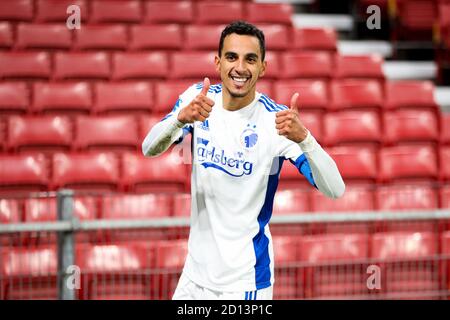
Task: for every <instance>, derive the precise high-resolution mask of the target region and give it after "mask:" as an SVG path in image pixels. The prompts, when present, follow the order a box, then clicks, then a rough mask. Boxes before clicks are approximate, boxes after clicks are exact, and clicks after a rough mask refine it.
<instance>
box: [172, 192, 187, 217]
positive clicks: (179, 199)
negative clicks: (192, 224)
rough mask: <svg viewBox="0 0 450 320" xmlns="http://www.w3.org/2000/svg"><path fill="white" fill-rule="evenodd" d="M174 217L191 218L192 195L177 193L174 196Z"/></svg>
mask: <svg viewBox="0 0 450 320" xmlns="http://www.w3.org/2000/svg"><path fill="white" fill-rule="evenodd" d="M173 215H174V216H175V217H190V216H191V194H190V193H175V194H174V195H173Z"/></svg>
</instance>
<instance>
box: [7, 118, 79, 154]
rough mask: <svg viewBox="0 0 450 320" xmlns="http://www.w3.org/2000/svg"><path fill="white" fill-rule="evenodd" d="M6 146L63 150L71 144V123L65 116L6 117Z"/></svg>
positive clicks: (21, 148)
mask: <svg viewBox="0 0 450 320" xmlns="http://www.w3.org/2000/svg"><path fill="white" fill-rule="evenodd" d="M8 128H9V130H8V146H9V147H10V148H11V149H13V150H14V151H15V152H17V151H23V150H30V149H31V150H36V151H44V150H48V151H55V150H59V151H64V150H69V149H70V148H71V145H72V140H73V138H72V123H71V122H70V120H69V119H68V118H67V117H60V116H40V117H19V116H12V117H10V118H9V119H8Z"/></svg>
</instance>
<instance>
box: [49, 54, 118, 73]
mask: <svg viewBox="0 0 450 320" xmlns="http://www.w3.org/2000/svg"><path fill="white" fill-rule="evenodd" d="M54 59H55V70H54V77H55V78H56V79H108V78H109V77H110V74H111V66H110V63H109V56H108V54H106V53H105V52H57V53H56V54H55V58H54Z"/></svg>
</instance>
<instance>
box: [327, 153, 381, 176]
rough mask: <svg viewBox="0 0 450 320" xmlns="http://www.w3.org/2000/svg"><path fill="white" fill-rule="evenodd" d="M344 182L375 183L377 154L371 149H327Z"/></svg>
mask: <svg viewBox="0 0 450 320" xmlns="http://www.w3.org/2000/svg"><path fill="white" fill-rule="evenodd" d="M328 152H329V154H330V156H331V157H332V158H333V159H334V161H335V162H336V165H337V167H338V168H339V171H340V173H341V175H342V177H343V178H344V180H345V181H346V182H364V183H366V182H372V183H373V182H375V181H376V180H377V175H378V160H377V154H376V153H375V151H374V150H373V149H372V148H368V147H357V146H342V147H333V148H330V149H328Z"/></svg>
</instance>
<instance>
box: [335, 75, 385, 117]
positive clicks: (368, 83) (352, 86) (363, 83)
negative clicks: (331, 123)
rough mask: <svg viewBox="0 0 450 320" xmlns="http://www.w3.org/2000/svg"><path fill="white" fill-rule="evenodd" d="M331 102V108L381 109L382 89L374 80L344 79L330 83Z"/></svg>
mask: <svg viewBox="0 0 450 320" xmlns="http://www.w3.org/2000/svg"><path fill="white" fill-rule="evenodd" d="M330 90H331V104H330V108H331V109H333V110H342V109H349V108H360V109H378V110H379V109H381V108H382V107H383V102H384V101H383V90H382V87H381V85H380V84H379V82H378V81H376V80H363V79H344V80H338V81H333V82H332V83H331V88H330Z"/></svg>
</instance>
